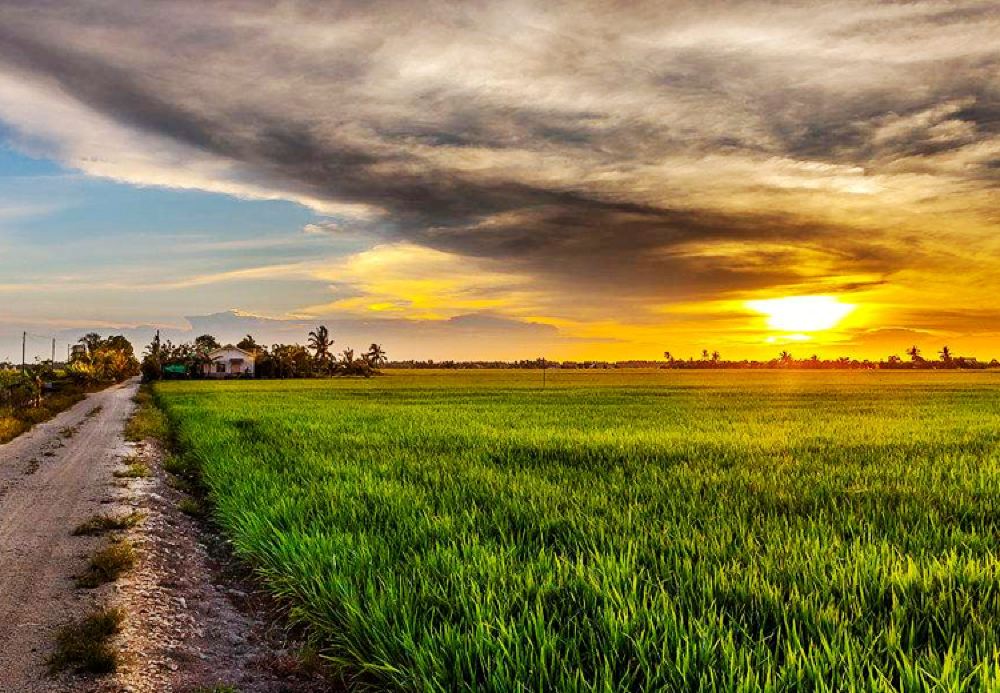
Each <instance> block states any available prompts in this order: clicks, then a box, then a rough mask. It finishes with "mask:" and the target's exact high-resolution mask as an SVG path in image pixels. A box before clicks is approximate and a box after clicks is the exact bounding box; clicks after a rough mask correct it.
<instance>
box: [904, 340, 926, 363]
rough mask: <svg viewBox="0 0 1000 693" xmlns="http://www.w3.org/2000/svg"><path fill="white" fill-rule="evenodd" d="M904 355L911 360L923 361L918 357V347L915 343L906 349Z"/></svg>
mask: <svg viewBox="0 0 1000 693" xmlns="http://www.w3.org/2000/svg"><path fill="white" fill-rule="evenodd" d="M906 355H907V356H909V357H910V360H911V361H923V359H922V358H921V357H920V347H918V346H917V345H916V344H914V345H913V346H911V347H910V348H909V349H907V350H906Z"/></svg>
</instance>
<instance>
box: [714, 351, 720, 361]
mask: <svg viewBox="0 0 1000 693" xmlns="http://www.w3.org/2000/svg"><path fill="white" fill-rule="evenodd" d="M721 358H722V355H721V354H719V352H718V351H713V352H712V361H713V362H714V363H718V362H719V359H721Z"/></svg>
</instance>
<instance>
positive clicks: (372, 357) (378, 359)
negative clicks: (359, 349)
mask: <svg viewBox="0 0 1000 693" xmlns="http://www.w3.org/2000/svg"><path fill="white" fill-rule="evenodd" d="M365 356H366V360H367V361H368V363H370V364H371V365H372V367H373V368H378V367H379V366H381V365H382V364H383V363H385V362H386V356H385V350H384V349H383V348H382V347H381V346H380V345H378V344H375V343H372V345H371V346H370V347H368V353H366V354H365Z"/></svg>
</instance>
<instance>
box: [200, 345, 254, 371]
mask: <svg viewBox="0 0 1000 693" xmlns="http://www.w3.org/2000/svg"><path fill="white" fill-rule="evenodd" d="M208 357H209V358H210V359H212V362H211V363H206V364H205V365H204V371H203V372H204V374H205V375H206V376H207V377H209V378H239V377H247V378H252V377H253V376H254V355H253V354H251V353H250V352H249V351H244V350H243V349H240V348H238V347H234V346H224V347H222V348H221V349H215V350H214V351H210V352H209V353H208Z"/></svg>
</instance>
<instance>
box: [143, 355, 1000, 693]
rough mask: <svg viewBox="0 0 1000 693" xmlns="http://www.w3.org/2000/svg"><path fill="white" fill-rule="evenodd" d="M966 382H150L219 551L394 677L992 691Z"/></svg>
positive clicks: (982, 394)
mask: <svg viewBox="0 0 1000 693" xmlns="http://www.w3.org/2000/svg"><path fill="white" fill-rule="evenodd" d="M995 387H996V383H995V382H994V376H993V375H992V374H990V373H982V374H979V375H975V376H972V375H969V374H962V375H959V374H943V373H855V374H845V373H838V374H823V373H795V374H791V373H776V372H752V373H749V372H748V373H723V372H718V373H708V372H697V373H684V372H669V373H667V372H663V371H655V370H654V371H644V372H640V371H631V372H628V371H615V372H604V373H594V372H582V371H566V372H560V373H559V374H558V375H557V376H556V377H555V378H553V379H550V380H549V382H548V384H547V388H546V389H544V390H543V389H541V387H540V383H539V382H538V379H537V378H536V377H535V375H534V374H531V373H526V372H511V371H493V372H486V371H479V372H469V371H465V372H442V371H437V372H431V373H427V374H416V373H404V372H398V373H393V374H392V375H391V376H388V377H385V378H379V379H376V380H371V381H356V380H355V381H351V380H342V381H334V382H330V381H324V382H319V381H302V382H297V383H278V382H254V383H249V382H240V381H231V382H224V383H203V382H175V383H164V384H161V385H157V396H158V401H159V402H160V403H161V404H162V406H163V407H164V408H165V411H166V413H167V415H168V417H169V419H170V420H171V422H172V425H173V430H174V434H175V436H176V440H177V443H178V445H179V450H180V453H181V455H182V457H183V460H184V462H183V465H182V464H181V463H178V467H181V466H184V467H188V468H196V469H197V473H198V475H199V479H200V482H201V483H202V484H203V485H204V487H205V488H206V489H207V491H208V498H209V499H210V500H211V501H212V512H213V515H214V519H215V521H217V522H218V523H219V524H220V526H221V527H222V528H223V529H224V531H226V532H227V533H228V534H229V536H230V537H231V539H232V541H233V544H234V547H235V549H236V551H237V552H238V554H239V555H240V556H242V557H243V558H244V559H245V560H247V561H248V562H249V563H250V564H251V565H253V566H255V567H256V569H257V571H258V574H259V576H260V577H261V579H262V580H263V582H264V583H265V585H266V586H267V587H268V588H269V589H270V590H271V591H272V593H273V594H275V595H276V596H277V597H279V598H280V599H281V600H283V601H284V602H285V603H286V604H287V605H288V607H289V614H290V616H291V618H292V619H293V620H294V621H295V622H297V623H298V624H300V625H303V626H305V627H306V629H307V630H308V632H310V633H311V635H312V637H313V638H314V641H315V643H316V644H317V646H318V647H320V649H321V651H322V652H323V654H324V656H325V657H326V658H327V659H328V660H329V661H330V662H332V663H334V664H336V665H340V666H341V667H343V668H344V669H345V671H347V672H348V673H349V674H351V675H354V676H356V677H358V679H359V680H361V681H367V682H370V683H373V684H375V685H376V686H386V687H390V688H394V689H399V690H462V689H464V690H483V691H491V690H492V691H509V690H523V689H528V688H538V689H548V690H580V691H586V690H719V689H725V690H737V689H738V690H748V691H749V690H764V689H767V690H803V689H808V690H872V689H875V688H888V689H900V690H927V689H932V688H935V687H939V688H942V689H948V690H951V689H954V688H957V687H961V686H965V687H967V688H968V689H971V690H982V689H992V688H994V687H996V686H997V684H998V680H997V673H996V672H997V669H996V652H997V651H998V649H1000V635H998V633H1000V628H998V626H1000V596H998V592H997V590H996V585H997V584H998V581H1000V568H998V563H997V561H996V559H995V551H996V549H995V539H996V537H997V536H998V534H1000V519H998V518H1000V497H998V495H997V494H996V491H995V490H996V488H997V487H998V484H1000V464H998V462H1000V459H998V457H1000V454H998V450H1000V410H997V408H996V404H995V402H996V390H995Z"/></svg>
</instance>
